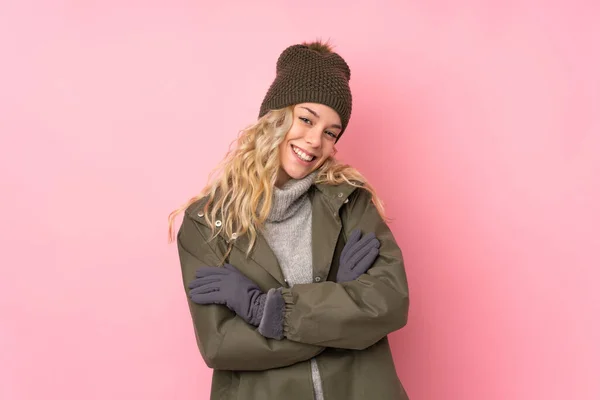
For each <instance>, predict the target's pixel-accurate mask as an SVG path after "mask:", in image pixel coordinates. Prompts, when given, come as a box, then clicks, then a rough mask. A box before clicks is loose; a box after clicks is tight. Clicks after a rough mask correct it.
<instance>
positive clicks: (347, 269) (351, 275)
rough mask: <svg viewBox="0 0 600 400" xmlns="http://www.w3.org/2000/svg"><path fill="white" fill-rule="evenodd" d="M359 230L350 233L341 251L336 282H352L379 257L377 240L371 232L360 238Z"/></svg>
mask: <svg viewBox="0 0 600 400" xmlns="http://www.w3.org/2000/svg"><path fill="white" fill-rule="evenodd" d="M361 236H362V233H361V232H360V230H359V229H356V230H354V231H352V233H350V237H349V238H348V242H347V243H346V245H345V246H344V249H343V250H342V254H341V257H340V267H339V269H338V273H337V282H338V283H342V282H349V281H353V280H355V279H356V278H358V277H359V276H361V275H362V274H364V273H365V272H367V270H368V269H369V268H370V267H371V266H372V265H373V263H374V262H375V259H376V258H377V256H378V255H379V246H380V243H379V240H377V238H376V237H375V234H374V233H373V232H371V233H369V234H367V235H365V236H364V237H362V239H361Z"/></svg>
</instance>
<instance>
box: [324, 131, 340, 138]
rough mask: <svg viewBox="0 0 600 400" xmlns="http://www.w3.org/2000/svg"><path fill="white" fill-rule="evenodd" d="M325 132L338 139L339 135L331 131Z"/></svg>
mask: <svg viewBox="0 0 600 400" xmlns="http://www.w3.org/2000/svg"><path fill="white" fill-rule="evenodd" d="M325 133H326V134H327V135H329V136H331V137H332V138H333V139H337V135H336V134H335V133H333V132H331V131H325Z"/></svg>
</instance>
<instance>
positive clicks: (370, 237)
mask: <svg viewBox="0 0 600 400" xmlns="http://www.w3.org/2000/svg"><path fill="white" fill-rule="evenodd" d="M374 240H377V239H376V238H375V234H374V233H373V232H371V233H368V234H367V235H365V236H363V238H362V239H360V240H359V241H358V243H356V244H355V245H354V246H352V248H350V249H348V252H347V253H346V260H347V262H348V263H351V262H352V260H353V259H355V258H356V257H355V256H356V254H357V253H360V252H364V251H365V249H366V248H369V249H370V248H371V246H373V243H374V242H373V241H374ZM367 252H368V250H367ZM363 254H366V253H363Z"/></svg>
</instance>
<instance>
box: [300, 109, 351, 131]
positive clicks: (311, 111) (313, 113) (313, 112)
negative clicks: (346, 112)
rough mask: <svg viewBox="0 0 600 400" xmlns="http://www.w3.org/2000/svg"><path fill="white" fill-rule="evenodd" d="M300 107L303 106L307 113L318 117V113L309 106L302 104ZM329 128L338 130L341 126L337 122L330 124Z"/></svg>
mask: <svg viewBox="0 0 600 400" xmlns="http://www.w3.org/2000/svg"><path fill="white" fill-rule="evenodd" d="M300 108H304V109H305V110H306V111H308V112H309V113H311V114H312V115H314V116H315V117H317V118H320V117H319V114H317V113H316V112H315V111H313V110H311V109H310V108H308V107H302V106H301V107H300ZM330 128H337V129H339V130H342V127H341V126H340V125H338V124H333V125H331V126H330Z"/></svg>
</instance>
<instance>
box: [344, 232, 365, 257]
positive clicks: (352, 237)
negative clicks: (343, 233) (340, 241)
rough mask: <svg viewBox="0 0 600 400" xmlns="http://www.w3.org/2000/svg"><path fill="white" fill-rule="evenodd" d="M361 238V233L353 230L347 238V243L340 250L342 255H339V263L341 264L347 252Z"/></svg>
mask: <svg viewBox="0 0 600 400" xmlns="http://www.w3.org/2000/svg"><path fill="white" fill-rule="evenodd" d="M361 236H362V233H361V232H360V229H355V230H353V231H352V232H351V233H350V236H349V237H348V241H347V242H346V245H345V246H344V248H343V249H342V254H341V255H340V261H342V262H343V261H344V260H345V259H346V258H347V253H348V250H350V249H351V248H352V247H353V246H354V245H355V244H356V243H358V241H359V240H360V237H361Z"/></svg>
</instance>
